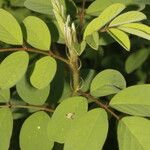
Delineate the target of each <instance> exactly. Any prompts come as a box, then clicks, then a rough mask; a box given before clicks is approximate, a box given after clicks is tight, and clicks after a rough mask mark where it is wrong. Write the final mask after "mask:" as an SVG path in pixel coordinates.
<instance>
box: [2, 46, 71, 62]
mask: <svg viewBox="0 0 150 150" xmlns="http://www.w3.org/2000/svg"><path fill="white" fill-rule="evenodd" d="M10 51H28V52H33V53H39V54H43V55H46V56H51V57H53V58H56V59H59V60H61V61H63V62H65V63H66V64H69V61H68V60H67V59H65V58H63V57H61V56H59V55H56V54H54V53H53V52H52V51H50V50H49V51H48V52H44V51H42V50H38V49H33V48H26V47H23V48H22V47H20V48H2V49H0V52H10Z"/></svg>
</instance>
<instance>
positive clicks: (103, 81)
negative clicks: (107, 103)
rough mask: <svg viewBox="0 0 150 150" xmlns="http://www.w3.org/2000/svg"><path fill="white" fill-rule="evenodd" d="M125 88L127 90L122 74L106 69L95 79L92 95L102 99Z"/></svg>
mask: <svg viewBox="0 0 150 150" xmlns="http://www.w3.org/2000/svg"><path fill="white" fill-rule="evenodd" d="M124 88H126V81H125V79H124V77H123V76H122V74H121V73H120V72H119V71H117V70H112V69H106V70H104V71H102V72H100V73H99V74H97V75H96V77H95V78H94V79H93V81H92V83H91V87H90V93H91V95H93V96H96V97H100V96H106V95H110V94H115V93H118V92H119V91H120V90H122V89H124Z"/></svg>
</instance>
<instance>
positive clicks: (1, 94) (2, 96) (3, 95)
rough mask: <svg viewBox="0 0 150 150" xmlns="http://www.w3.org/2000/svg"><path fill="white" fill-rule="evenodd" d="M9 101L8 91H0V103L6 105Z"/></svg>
mask: <svg viewBox="0 0 150 150" xmlns="http://www.w3.org/2000/svg"><path fill="white" fill-rule="evenodd" d="M9 100H10V90H9V89H4V90H2V89H0V102H3V103H6V102H8V101H9Z"/></svg>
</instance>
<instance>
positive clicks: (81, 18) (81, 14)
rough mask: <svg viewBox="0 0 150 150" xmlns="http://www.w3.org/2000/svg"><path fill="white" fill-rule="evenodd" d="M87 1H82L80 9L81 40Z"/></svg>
mask: <svg viewBox="0 0 150 150" xmlns="http://www.w3.org/2000/svg"><path fill="white" fill-rule="evenodd" d="M85 3H86V0H83V2H82V8H81V10H80V11H79V18H80V32H79V41H80V40H81V33H82V28H83V21H84V16H85Z"/></svg>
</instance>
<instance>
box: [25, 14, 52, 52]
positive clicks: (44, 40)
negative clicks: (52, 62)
mask: <svg viewBox="0 0 150 150" xmlns="http://www.w3.org/2000/svg"><path fill="white" fill-rule="evenodd" d="M23 23H24V25H25V27H26V31H27V42H28V43H29V44H30V45H31V46H33V47H35V48H37V49H41V50H45V51H48V50H49V49H50V45H51V35H50V31H49V29H48V27H47V25H46V24H45V23H44V21H42V20H41V19H40V18H38V17H35V16H29V17H27V18H25V19H24V21H23Z"/></svg>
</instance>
